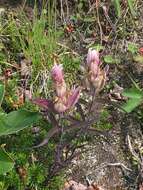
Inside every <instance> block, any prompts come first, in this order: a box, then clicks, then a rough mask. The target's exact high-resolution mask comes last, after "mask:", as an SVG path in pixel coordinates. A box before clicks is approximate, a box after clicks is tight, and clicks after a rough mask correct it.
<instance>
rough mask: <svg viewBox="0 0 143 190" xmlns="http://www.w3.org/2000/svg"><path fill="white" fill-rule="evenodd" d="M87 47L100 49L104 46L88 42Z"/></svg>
mask: <svg viewBox="0 0 143 190" xmlns="http://www.w3.org/2000/svg"><path fill="white" fill-rule="evenodd" d="M87 48H92V49H96V50H97V51H100V50H103V49H104V46H102V45H100V44H89V45H88V46H87Z"/></svg>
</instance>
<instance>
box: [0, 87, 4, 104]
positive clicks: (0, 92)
mask: <svg viewBox="0 0 143 190" xmlns="http://www.w3.org/2000/svg"><path fill="white" fill-rule="evenodd" d="M4 91H5V88H4V85H3V84H0V106H1V103H2V101H3V97H4Z"/></svg>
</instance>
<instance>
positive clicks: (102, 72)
mask: <svg viewBox="0 0 143 190" xmlns="http://www.w3.org/2000/svg"><path fill="white" fill-rule="evenodd" d="M87 66H88V81H89V82H90V83H91V84H92V86H93V87H94V88H95V90H96V92H100V91H101V90H102V89H103V87H104V85H105V82H106V75H107V72H108V66H106V67H105V68H104V69H101V62H100V58H99V52H98V51H96V50H92V49H89V50H88V54H87Z"/></svg>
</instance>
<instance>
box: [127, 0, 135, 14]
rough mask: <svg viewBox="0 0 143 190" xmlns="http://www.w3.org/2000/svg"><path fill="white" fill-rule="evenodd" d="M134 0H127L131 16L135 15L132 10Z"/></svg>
mask: <svg viewBox="0 0 143 190" xmlns="http://www.w3.org/2000/svg"><path fill="white" fill-rule="evenodd" d="M134 2H135V1H134V0H128V5H129V8H130V11H131V14H132V15H133V16H136V12H135V10H134Z"/></svg>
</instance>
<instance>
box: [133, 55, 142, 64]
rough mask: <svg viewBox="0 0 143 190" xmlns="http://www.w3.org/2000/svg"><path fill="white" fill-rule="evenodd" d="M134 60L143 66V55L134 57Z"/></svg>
mask: <svg viewBox="0 0 143 190" xmlns="http://www.w3.org/2000/svg"><path fill="white" fill-rule="evenodd" d="M133 58H134V60H135V61H136V62H138V63H140V64H143V56H142V55H137V56H134V57H133Z"/></svg>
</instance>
